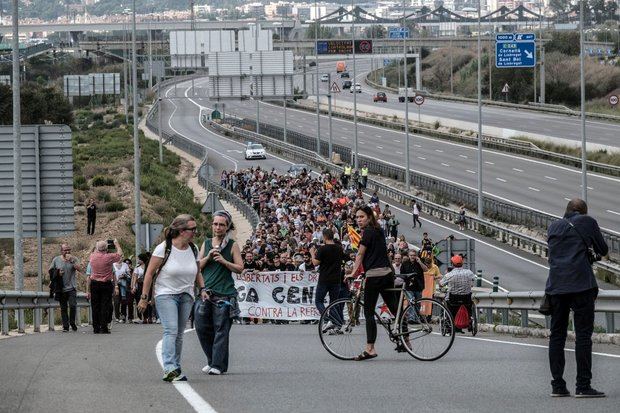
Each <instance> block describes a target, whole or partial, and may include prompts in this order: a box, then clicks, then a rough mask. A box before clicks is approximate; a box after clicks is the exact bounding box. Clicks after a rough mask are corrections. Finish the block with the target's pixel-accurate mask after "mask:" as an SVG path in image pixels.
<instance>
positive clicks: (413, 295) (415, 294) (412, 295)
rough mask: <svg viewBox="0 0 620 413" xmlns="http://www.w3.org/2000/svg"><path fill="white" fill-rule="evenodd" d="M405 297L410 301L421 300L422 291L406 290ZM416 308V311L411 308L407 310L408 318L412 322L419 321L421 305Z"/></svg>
mask: <svg viewBox="0 0 620 413" xmlns="http://www.w3.org/2000/svg"><path fill="white" fill-rule="evenodd" d="M405 295H406V296H407V298H408V299H409V300H410V301H413V300H419V299H420V298H422V291H408V290H405ZM415 308H416V311H413V308H409V310H407V318H408V319H409V320H411V321H419V320H418V317H417V315H416V313H417V312H418V311H420V305H419V304H416V306H415Z"/></svg>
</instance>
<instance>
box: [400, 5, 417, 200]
mask: <svg viewBox="0 0 620 413" xmlns="http://www.w3.org/2000/svg"><path fill="white" fill-rule="evenodd" d="M405 10H406V9H405V0H403V29H404V28H405V27H406V26H405ZM403 60H404V61H405V64H404V67H405V69H404V71H403V75H404V77H405V158H406V160H407V166H406V171H405V186H406V188H407V191H410V190H411V177H410V176H409V175H410V173H411V172H410V171H411V156H410V154H409V150H410V148H409V90H408V89H409V82H408V79H407V37H406V36H405V33H403ZM418 110H419V108H418ZM418 126H419V125H418Z"/></svg>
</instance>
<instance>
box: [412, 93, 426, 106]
mask: <svg viewBox="0 0 620 413" xmlns="http://www.w3.org/2000/svg"><path fill="white" fill-rule="evenodd" d="M413 101H414V102H415V104H416V105H418V106H420V105H422V104H423V103H424V96H422V95H415V98H413Z"/></svg>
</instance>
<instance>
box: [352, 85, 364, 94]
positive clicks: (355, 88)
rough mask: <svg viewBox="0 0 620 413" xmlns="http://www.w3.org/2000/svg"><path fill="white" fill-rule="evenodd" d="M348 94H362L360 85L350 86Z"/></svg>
mask: <svg viewBox="0 0 620 413" xmlns="http://www.w3.org/2000/svg"><path fill="white" fill-rule="evenodd" d="M349 92H351V93H353V92H355V93H362V85H360V84H359V83H356V84H355V85H354V86H351V88H350V89H349Z"/></svg>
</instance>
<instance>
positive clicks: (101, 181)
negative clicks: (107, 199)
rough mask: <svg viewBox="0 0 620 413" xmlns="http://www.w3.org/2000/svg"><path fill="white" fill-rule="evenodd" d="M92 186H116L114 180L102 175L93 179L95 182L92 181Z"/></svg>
mask: <svg viewBox="0 0 620 413" xmlns="http://www.w3.org/2000/svg"><path fill="white" fill-rule="evenodd" d="M91 185H92V186H112V185H114V179H112V178H109V177H106V176H102V175H96V176H95V177H93V180H92V181H91Z"/></svg>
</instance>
